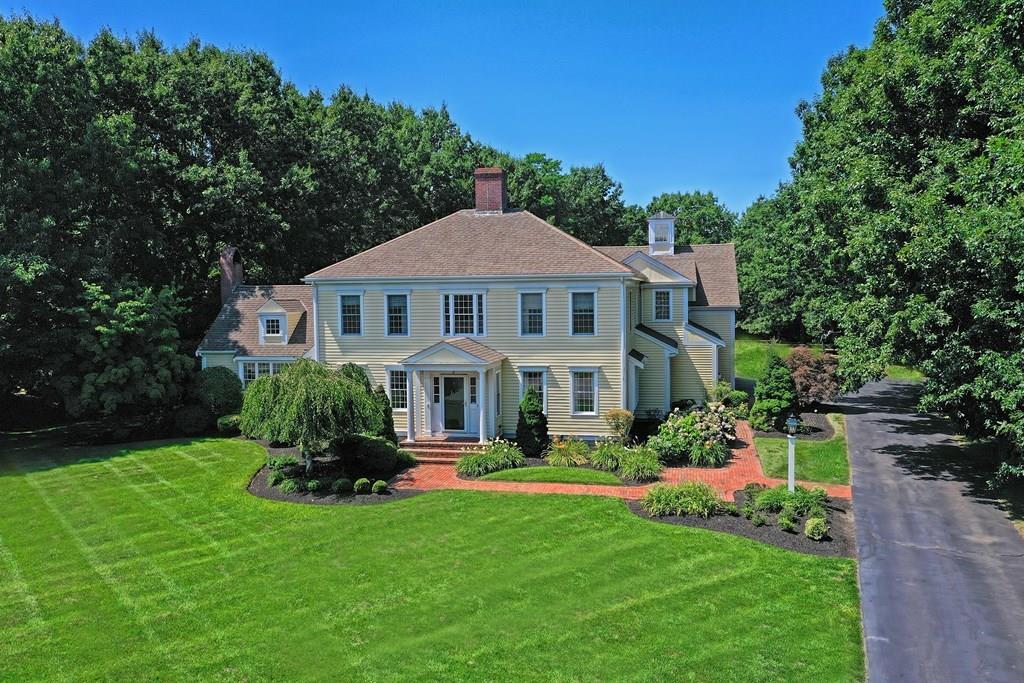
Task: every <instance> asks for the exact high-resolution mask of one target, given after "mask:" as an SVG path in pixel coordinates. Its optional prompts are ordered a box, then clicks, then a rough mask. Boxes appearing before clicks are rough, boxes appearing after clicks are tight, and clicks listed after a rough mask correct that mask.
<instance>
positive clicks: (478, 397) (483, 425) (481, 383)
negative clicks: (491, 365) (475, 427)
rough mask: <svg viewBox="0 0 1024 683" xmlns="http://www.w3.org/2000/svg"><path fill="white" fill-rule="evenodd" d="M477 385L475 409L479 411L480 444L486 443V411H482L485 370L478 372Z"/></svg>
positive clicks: (484, 394)
mask: <svg viewBox="0 0 1024 683" xmlns="http://www.w3.org/2000/svg"><path fill="white" fill-rule="evenodd" d="M477 374H478V375H479V379H477V384H478V385H479V386H478V387H477V390H476V407H477V408H479V409H480V419H479V423H480V443H487V411H486V410H484V396H486V395H487V385H486V384H484V378H485V377H486V376H487V371H486V370H478V371H477Z"/></svg>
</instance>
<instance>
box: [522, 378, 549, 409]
mask: <svg viewBox="0 0 1024 683" xmlns="http://www.w3.org/2000/svg"><path fill="white" fill-rule="evenodd" d="M547 386H548V373H547V370H546V369H544V368H523V369H522V370H520V371H519V399H520V400H522V398H523V394H525V393H526V390H527V389H529V388H530V387H533V388H534V390H536V392H537V394H538V396H540V402H541V405H543V406H544V412H547V410H548V396H547V393H548V392H547Z"/></svg>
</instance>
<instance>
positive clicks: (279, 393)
mask: <svg viewBox="0 0 1024 683" xmlns="http://www.w3.org/2000/svg"><path fill="white" fill-rule="evenodd" d="M382 421H383V416H382V411H381V408H380V404H379V403H378V402H377V400H376V399H375V398H374V396H373V393H372V392H371V391H368V390H367V388H366V386H364V383H363V382H360V381H358V380H357V379H353V378H352V377H351V376H350V375H349V374H346V373H343V372H341V371H340V370H334V369H332V368H329V367H327V366H326V365H323V364H321V363H317V362H316V361H313V360H309V359H301V360H298V361H296V362H295V363H292V364H291V365H289V366H288V367H287V368H286V369H285V370H284V371H283V372H281V373H279V374H277V375H273V376H270V377H260V378H259V379H257V380H256V381H255V382H252V383H251V384H250V385H249V388H248V390H246V392H245V400H244V401H243V403H242V418H241V423H240V428H241V430H242V433H243V434H245V435H246V436H248V437H250V438H257V439H266V440H268V441H271V442H273V443H283V444H294V445H296V446H298V448H299V452H300V453H301V454H302V458H303V460H304V461H305V463H306V474H307V475H309V474H310V473H311V472H312V469H313V458H314V457H315V456H317V455H319V454H322V453H324V452H326V451H327V450H328V448H329V446H330V444H331V442H332V441H334V440H335V439H344V438H346V437H349V436H351V435H353V434H358V433H377V432H379V431H380V429H381V425H382Z"/></svg>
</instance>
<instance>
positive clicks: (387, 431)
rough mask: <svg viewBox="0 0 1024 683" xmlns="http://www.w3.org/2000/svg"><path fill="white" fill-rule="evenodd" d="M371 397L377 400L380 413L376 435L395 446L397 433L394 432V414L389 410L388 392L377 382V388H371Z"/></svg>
mask: <svg viewBox="0 0 1024 683" xmlns="http://www.w3.org/2000/svg"><path fill="white" fill-rule="evenodd" d="M373 399H374V400H375V401H376V402H377V406H378V407H379V408H380V414H381V423H380V429H378V430H377V432H376V435H377V436H379V437H381V438H383V439H387V440H388V441H390V442H391V443H393V444H395V445H396V446H397V445H398V433H397V432H395V415H394V413H393V412H392V410H391V399H390V398H388V392H387V391H385V390H384V385H383V384H378V385H377V388H376V389H374V390H373Z"/></svg>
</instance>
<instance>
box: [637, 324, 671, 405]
mask: <svg viewBox="0 0 1024 683" xmlns="http://www.w3.org/2000/svg"><path fill="white" fill-rule="evenodd" d="M633 348H634V349H636V350H637V351H639V352H640V353H642V354H644V355H645V356H647V358H646V359H645V360H644V367H643V369H642V370H640V387H639V391H638V392H637V405H636V415H637V417H640V418H647V417H657V416H660V415H661V414H662V413H664V411H665V362H666V360H665V347H663V346H661V345H660V344H656V343H654V342H652V341H651V340H649V339H647V338H646V337H642V336H640V335H639V334H634V335H633Z"/></svg>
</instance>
